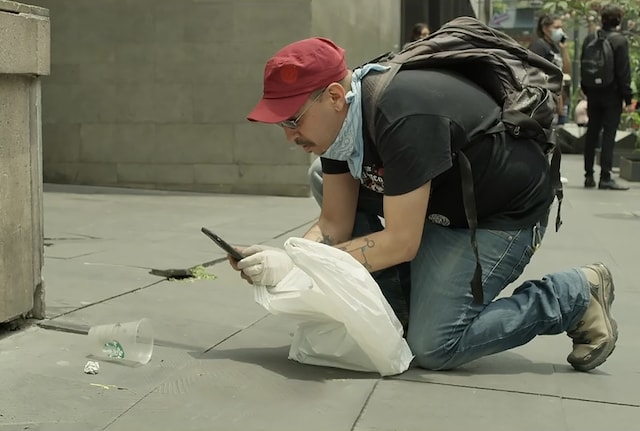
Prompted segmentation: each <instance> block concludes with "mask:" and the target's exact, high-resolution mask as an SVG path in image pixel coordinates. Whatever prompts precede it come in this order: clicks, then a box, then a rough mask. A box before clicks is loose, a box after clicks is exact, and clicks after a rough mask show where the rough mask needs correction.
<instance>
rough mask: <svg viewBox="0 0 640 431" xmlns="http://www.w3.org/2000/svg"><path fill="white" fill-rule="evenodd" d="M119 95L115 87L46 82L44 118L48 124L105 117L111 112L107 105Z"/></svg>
mask: <svg viewBox="0 0 640 431" xmlns="http://www.w3.org/2000/svg"><path fill="white" fill-rule="evenodd" d="M116 99H117V97H116V95H115V94H114V93H113V92H112V91H108V89H105V88H102V87H89V86H84V85H82V84H81V83H72V84H58V83H55V82H50V81H49V82H46V83H45V84H44V85H43V86H42V121H43V123H45V124H47V123H85V122H92V123H95V122H99V121H104V117H105V114H106V113H109V112H110V110H109V109H107V108H108V107H109V106H112V105H114V104H115V103H116ZM112 109H113V108H112Z"/></svg>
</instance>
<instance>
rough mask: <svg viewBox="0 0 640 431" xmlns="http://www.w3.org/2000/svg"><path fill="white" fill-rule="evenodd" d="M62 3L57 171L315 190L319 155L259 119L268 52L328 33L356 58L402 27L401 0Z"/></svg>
mask: <svg viewBox="0 0 640 431" xmlns="http://www.w3.org/2000/svg"><path fill="white" fill-rule="evenodd" d="M36 3H40V4H41V5H43V6H46V7H47V8H49V9H50V15H51V23H52V65H51V67H52V74H51V77H49V78H47V79H46V80H45V81H44V83H43V101H44V114H43V123H44V124H43V127H44V131H43V133H44V177H45V181H49V182H60V183H74V184H94V185H105V186H125V187H142V188H158V189H174V190H191V191H207V192H223V193H252V194H253V193H255V194H276V195H290V196H307V195H308V194H309V186H308V183H307V176H306V172H307V169H308V166H309V163H310V156H309V155H308V154H306V153H304V152H302V151H299V150H298V149H297V148H292V146H291V145H290V144H288V143H287V142H286V141H285V139H284V134H283V132H282V131H281V130H279V129H278V128H277V127H273V126H265V125H259V124H250V123H248V122H247V121H246V120H245V116H246V114H247V113H248V112H249V111H250V109H251V108H252V107H253V105H254V104H255V103H256V102H257V101H258V99H259V97H260V95H261V92H262V73H263V67H264V63H265V61H266V60H267V59H268V58H269V57H270V56H271V55H272V54H273V53H274V52H275V51H276V50H278V49H279V48H281V47H282V46H283V45H285V44H287V43H290V42H293V41H295V40H298V39H302V38H305V37H310V36H316V35H321V36H328V37H331V38H334V39H336V41H337V42H338V43H341V44H343V45H344V46H345V47H346V48H347V50H348V59H349V61H350V65H356V64H358V63H359V62H360V61H363V60H365V59H367V58H369V57H371V56H373V55H375V54H377V53H378V52H379V51H381V50H382V51H387V50H389V49H391V48H393V46H394V44H397V43H398V40H399V27H400V22H399V21H400V18H399V16H400V0H389V1H385V0H371V1H368V0H357V1H348V2H347V1H343V0H280V1H269V0H261V1H258V0H252V1H249V0H136V1H126V2H125V1H122V0H92V1H82V2H79V1H76V0H36Z"/></svg>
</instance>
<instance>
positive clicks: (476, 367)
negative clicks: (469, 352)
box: [398, 351, 609, 381]
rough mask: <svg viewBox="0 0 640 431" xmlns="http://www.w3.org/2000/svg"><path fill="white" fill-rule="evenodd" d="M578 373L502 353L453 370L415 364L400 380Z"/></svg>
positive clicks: (563, 365) (561, 365) (564, 365)
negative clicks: (433, 368)
mask: <svg viewBox="0 0 640 431" xmlns="http://www.w3.org/2000/svg"><path fill="white" fill-rule="evenodd" d="M574 373H576V371H575V370H574V369H573V368H572V367H571V365H569V364H568V363H551V362H537V361H532V360H531V359H529V358H527V357H525V356H523V355H521V354H519V353H516V352H510V351H506V352H500V353H497V354H495V355H489V356H485V357H483V358H480V359H477V360H475V361H472V362H469V363H468V364H464V365H462V366H460V367H458V368H455V369H453V370H444V371H432V370H427V369H423V368H420V367H418V366H417V365H416V364H415V362H414V363H412V364H411V367H410V368H409V369H408V370H407V371H406V372H405V373H404V374H402V375H401V376H398V377H399V378H404V379H406V380H413V379H418V380H420V381H427V380H428V379H430V378H433V377H437V376H440V377H446V376H452V377H472V376H501V375H502V376H515V375H519V374H535V375H538V376H540V377H541V378H543V377H544V376H552V375H554V374H574ZM589 374H592V375H608V374H609V373H606V372H604V371H601V370H598V369H595V370H592V371H591V372H590V373H589Z"/></svg>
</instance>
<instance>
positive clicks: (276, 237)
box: [271, 217, 318, 239]
mask: <svg viewBox="0 0 640 431" xmlns="http://www.w3.org/2000/svg"><path fill="white" fill-rule="evenodd" d="M316 220H318V218H317V217H315V218H312V219H311V220H309V221H307V222H305V223H302V224H301V225H299V226H296V227H294V228H291V229H288V230H286V231H284V232H282V233H279V234H278V235H276V236H274V237H273V238H271V239H278V238H282V237H283V236H285V235H286V234H288V233H291V232H294V231H296V230H298V229H300V228H301V227H303V226H306V225H308V224H310V223H313V222H315V221H316Z"/></svg>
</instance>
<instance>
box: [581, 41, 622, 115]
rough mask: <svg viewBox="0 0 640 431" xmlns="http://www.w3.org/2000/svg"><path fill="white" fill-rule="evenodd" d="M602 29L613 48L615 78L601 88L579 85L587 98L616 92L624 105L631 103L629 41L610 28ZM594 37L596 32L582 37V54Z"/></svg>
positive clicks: (605, 95) (606, 96) (609, 95)
mask: <svg viewBox="0 0 640 431" xmlns="http://www.w3.org/2000/svg"><path fill="white" fill-rule="evenodd" d="M602 31H604V33H605V35H606V38H607V40H608V41H609V43H610V44H611V47H612V48H613V58H614V62H615V64H614V73H615V80H614V82H613V83H612V84H611V85H608V86H606V87H602V88H589V87H584V86H581V88H582V91H583V92H584V94H586V95H587V98H593V97H596V98H601V97H604V98H609V97H611V95H612V94H617V95H618V96H619V97H620V98H621V99H622V100H624V103H625V105H630V104H631V98H632V97H633V91H632V90H631V66H630V64H629V42H628V41H627V38H626V37H625V36H624V35H622V34H620V33H618V32H616V31H613V30H612V29H605V30H602ZM595 38H596V34H595V33H592V34H590V35H588V36H587V37H586V38H585V39H584V43H583V44H582V55H584V48H585V46H587V45H588V44H589V43H590V42H591V41H592V40H593V39H595Z"/></svg>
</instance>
